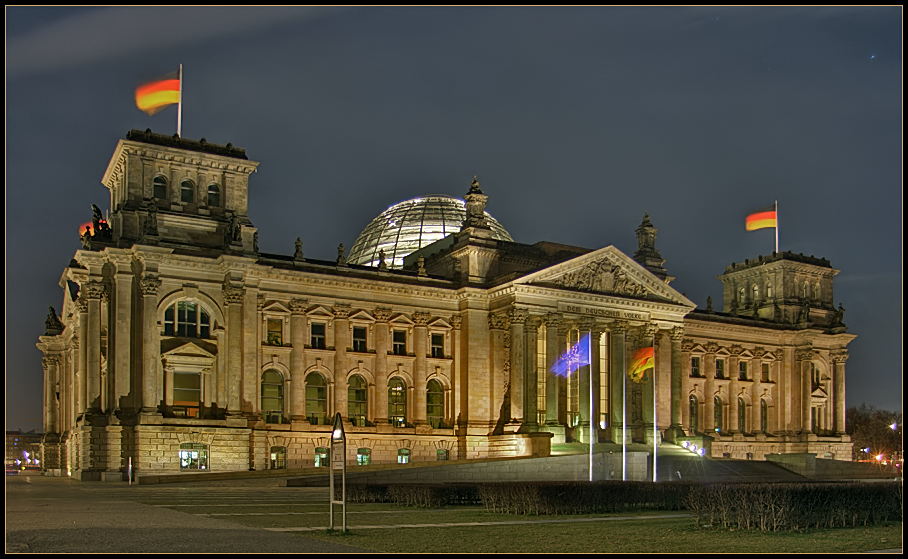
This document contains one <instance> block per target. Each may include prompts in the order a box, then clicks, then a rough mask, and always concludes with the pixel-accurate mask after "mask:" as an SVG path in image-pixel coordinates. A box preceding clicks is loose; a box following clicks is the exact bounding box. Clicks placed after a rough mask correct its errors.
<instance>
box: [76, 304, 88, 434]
mask: <svg viewBox="0 0 908 559" xmlns="http://www.w3.org/2000/svg"><path fill="white" fill-rule="evenodd" d="M76 305H77V306H78V309H79V330H78V332H79V336H78V337H75V336H73V349H75V350H76V356H75V358H76V381H75V383H76V386H75V391H76V416H77V417H82V415H84V414H85V408H86V390H87V388H86V386H85V371H86V362H87V358H88V351H87V349H88V347H87V344H86V343H85V342H86V340H87V339H88V303H87V301H86V300H85V299H83V298H82V297H80V298H79V299H77V300H76Z"/></svg>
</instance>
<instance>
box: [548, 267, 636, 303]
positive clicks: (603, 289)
mask: <svg viewBox="0 0 908 559" xmlns="http://www.w3.org/2000/svg"><path fill="white" fill-rule="evenodd" d="M555 284H556V285H558V286H561V287H567V288H569V289H579V290H581V291H596V292H599V293H614V294H618V295H629V296H632V297H642V296H644V295H646V294H647V293H648V292H649V291H648V290H647V289H646V288H645V287H643V286H642V285H640V284H639V283H637V282H635V281H633V280H632V279H630V278H629V277H628V275H627V272H625V271H624V269H623V268H621V266H619V265H617V264H614V263H613V262H612V261H611V260H609V259H608V258H602V259H600V260H596V261H594V262H590V263H588V264H587V265H586V266H584V267H583V268H581V269H579V270H577V271H574V272H569V273H567V274H565V275H563V276H561V277H560V278H557V279H555Z"/></svg>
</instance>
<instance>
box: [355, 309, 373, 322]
mask: <svg viewBox="0 0 908 559" xmlns="http://www.w3.org/2000/svg"><path fill="white" fill-rule="evenodd" d="M349 318H350V320H352V321H356V322H375V319H374V318H373V317H372V315H370V314H369V313H367V312H366V311H363V310H359V311H356V312H355V313H353V314H351V315H350V317H349Z"/></svg>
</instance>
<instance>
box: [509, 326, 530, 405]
mask: <svg viewBox="0 0 908 559" xmlns="http://www.w3.org/2000/svg"><path fill="white" fill-rule="evenodd" d="M508 318H509V319H510V323H511V374H510V380H509V383H508V385H509V387H510V390H511V422H512V423H523V422H524V421H525V420H526V417H525V415H524V413H525V411H526V410H525V408H524V379H525V378H526V375H525V367H526V359H525V356H526V348H525V345H526V333H525V327H526V320H527V311H526V310H525V309H517V308H512V309H511V310H510V311H509V312H508Z"/></svg>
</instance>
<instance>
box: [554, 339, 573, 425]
mask: <svg viewBox="0 0 908 559" xmlns="http://www.w3.org/2000/svg"><path fill="white" fill-rule="evenodd" d="M570 331H571V325H570V324H569V323H568V322H566V321H561V322H560V323H559V324H558V331H557V333H556V345H555V351H556V357H555V359H558V357H557V356H558V355H561V354H562V353H564V352H565V351H567V336H568V332H570ZM556 383H557V386H556V395H555V396H556V398H557V400H558V415H557V417H556V421H557V424H558V425H561V426H562V427H566V426H567V423H568V415H567V414H568V398H569V397H570V395H569V394H568V393H567V376H557V377H556Z"/></svg>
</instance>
